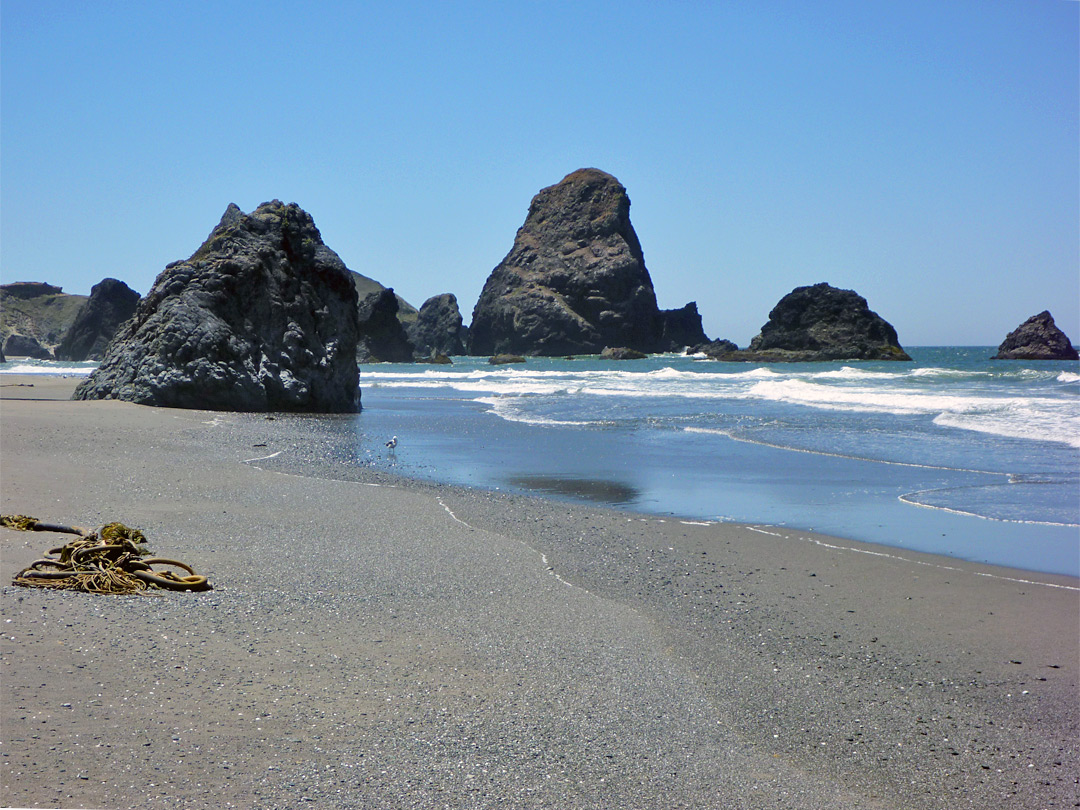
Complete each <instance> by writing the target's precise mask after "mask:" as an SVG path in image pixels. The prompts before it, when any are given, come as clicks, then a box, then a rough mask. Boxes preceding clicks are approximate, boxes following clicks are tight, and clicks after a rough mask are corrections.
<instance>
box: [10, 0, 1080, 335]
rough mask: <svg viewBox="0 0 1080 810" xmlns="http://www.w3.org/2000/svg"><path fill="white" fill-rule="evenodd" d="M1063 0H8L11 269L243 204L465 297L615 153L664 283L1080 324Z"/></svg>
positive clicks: (143, 270)
mask: <svg viewBox="0 0 1080 810" xmlns="http://www.w3.org/2000/svg"><path fill="white" fill-rule="evenodd" d="M1078 19H1080V3H1077V2H1075V0H967V1H965V0H948V1H947V2H946V1H944V0H873V1H872V2H871V1H868V0H857V1H853V2H847V1H846V0H837V1H836V2H829V1H828V0H810V1H806V2H803V1H801V0H792V1H791V2H771V1H770V0H754V1H753V2H741V1H740V2H736V1H735V0H731V2H688V1H687V0H673V2H666V3H656V2H637V0H620V2H589V1H588V0H582V2H574V3H562V2H550V1H549V2H528V1H525V2H511V3H507V2H462V3H454V2H438V3H436V2H432V3H418V2H409V1H408V0H406V1H405V2H395V3H327V2H317V0H316V1H313V2H307V3H296V2H288V3H285V2H273V0H264V1H263V2H257V3H248V2H228V3H222V2H214V3H209V2H200V1H199V0H192V1H190V2H185V3H155V2H134V3H126V2H76V0H68V2H54V0H3V4H2V6H0V37H2V40H0V60H2V64H0V68H2V73H0V81H2V97H0V103H2V108H0V128H2V129H0V172H2V173H0V203H2V209H0V218H2V221H0V224H2V229H0V238H2V242H0V251H2V252H0V279H2V280H3V281H4V282H10V281H22V280H36V281H48V282H51V283H53V284H59V285H62V286H63V287H64V289H65V290H66V291H68V292H73V293H88V292H89V290H90V287H91V286H92V285H93V284H95V283H96V282H98V281H100V280H101V279H102V278H105V277H107V276H112V277H115V278H119V279H122V280H124V281H126V282H127V283H128V284H129V285H130V286H132V287H134V288H135V289H136V290H138V291H139V292H140V293H145V292H146V291H147V290H148V289H149V287H150V285H151V284H152V283H153V280H154V278H155V277H156V276H157V274H158V273H160V272H161V271H162V270H163V269H164V267H165V265H166V264H167V263H169V262H171V261H174V260H176V259H183V258H187V257H188V256H189V255H190V254H191V253H192V252H194V250H195V249H196V248H197V247H198V246H199V244H200V243H201V242H202V240H203V239H204V238H205V237H206V235H207V234H208V233H209V231H210V230H211V228H212V227H213V226H214V225H215V224H216V223H217V221H218V219H219V218H220V216H221V214H222V213H223V212H224V210H225V207H226V206H227V205H228V203H230V202H235V203H236V204H237V205H239V206H240V207H241V208H242V209H243V210H245V211H251V210H252V209H254V208H255V207H256V206H258V205H259V203H261V202H263V201H265V200H269V199H273V198H278V199H281V200H283V201H286V202H296V203H298V204H299V205H301V206H302V207H303V208H305V209H306V210H307V211H308V212H310V213H311V215H312V216H313V217H314V219H315V223H316V224H317V225H318V226H319V228H320V230H321V231H322V235H323V239H324V241H325V242H326V243H327V244H328V245H329V246H330V247H331V248H333V249H334V250H336V251H337V252H338V254H340V256H341V257H342V259H343V260H344V261H345V263H346V264H347V265H348V266H349V267H350V268H351V269H353V270H356V271H358V272H360V273H363V274H365V275H367V276H370V277H372V278H375V279H377V280H378V281H380V282H382V283H383V284H385V285H387V286H392V287H394V288H395V289H396V290H397V292H398V293H399V294H401V295H402V296H404V297H405V298H406V299H407V300H409V301H410V302H412V303H413V304H415V305H416V306H419V305H420V304H421V303H423V301H424V300H425V299H426V298H428V297H429V296H431V295H435V294H437V293H442V292H453V293H455V294H456V295H457V297H458V300H459V302H460V304H461V308H462V312H463V314H464V316H465V320H466V322H468V321H469V320H470V318H471V312H472V307H473V305H474V304H475V302H476V298H477V296H478V295H479V293H480V289H481V287H482V286H483V283H484V281H485V279H486V278H487V276H488V274H489V273H490V271H491V269H492V268H493V267H494V266H495V265H496V264H497V263H498V262H499V261H500V260H501V259H502V258H503V256H504V255H505V254H506V253H507V252H508V251H509V249H510V247H511V245H512V243H513V239H514V234H515V232H516V230H517V228H518V227H519V226H520V225H521V223H522V221H523V220H524V218H525V214H526V212H527V210H528V205H529V201H530V199H531V198H532V196H533V195H534V194H535V193H536V192H537V191H539V190H540V189H541V188H543V187H545V186H548V185H551V184H553V183H556V182H558V181H559V180H560V179H562V177H563V176H564V175H566V174H568V173H569V172H571V171H573V170H575V169H578V168H581V167H585V166H595V167H597V168H600V169H603V170H605V171H608V172H610V173H612V174H614V175H615V176H616V177H618V178H619V180H621V181H622V183H623V185H625V186H626V188H627V190H628V192H629V194H630V199H631V201H632V203H633V206H632V209H631V218H632V220H633V223H634V226H635V228H636V230H637V233H638V236H639V238H640V240H641V244H642V247H643V249H644V251H645V259H646V264H647V265H648V268H649V271H650V273H651V274H652V278H653V283H654V285H655V287H656V291H657V297H658V299H659V302H660V305H661V307H664V308H672V307H678V306H682V305H683V304H685V303H686V302H687V301H690V300H696V301H697V302H698V308H699V309H700V311H701V313H702V315H703V316H704V323H705V330H706V332H707V333H708V334H709V336H710V337H714V338H715V337H725V338H729V339H732V340H735V341H736V342H737V343H739V344H740V345H745V344H746V343H747V342H748V341H749V339H750V338H751V337H752V336H753V335H755V334H756V333H757V331H758V330H759V328H760V327H761V325H762V324H763V323H764V322H765V320H766V318H767V315H768V312H769V310H770V309H771V308H772V306H773V305H774V304H775V303H776V302H777V301H778V300H779V299H780V297H781V296H783V295H784V294H786V293H787V292H789V291H790V290H791V289H792V288H794V287H796V286H801V285H804V284H812V283H816V282H819V281H828V282H829V283H831V284H833V285H835V286H839V287H847V288H851V289H855V290H857V291H858V292H859V293H861V294H862V295H864V296H865V297H866V298H867V300H868V301H869V302H870V306H871V308H873V309H875V310H876V311H877V312H878V313H879V314H881V315H882V316H883V317H885V318H886V319H887V320H889V321H890V322H891V323H892V324H893V325H894V326H895V327H896V328H897V330H898V332H899V335H900V340H901V342H902V343H904V344H905V345H916V346H917V345H933V344H991V345H996V344H997V343H998V342H1000V341H1001V339H1002V338H1003V337H1004V335H1005V334H1006V333H1007V332H1008V331H1010V330H1011V329H1013V328H1014V327H1016V325H1017V324H1019V323H1020V322H1021V321H1022V320H1024V319H1025V318H1027V317H1028V316H1030V315H1033V314H1035V313H1036V312H1039V311H1041V310H1043V309H1050V310H1051V311H1052V312H1053V313H1054V316H1055V317H1056V319H1057V321H1058V323H1059V325H1060V326H1061V327H1062V328H1063V329H1064V330H1065V331H1066V333H1067V334H1068V335H1069V336H1070V337H1071V338H1072V339H1073V341H1074V342H1077V341H1080V165H1078V162H1080V161H1078V156H1080V128H1078V110H1080V90H1078V82H1080V78H1078V77H1080V57H1078V38H1080V35H1078V30H1080V26H1078Z"/></svg>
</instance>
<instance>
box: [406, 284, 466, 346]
mask: <svg viewBox="0 0 1080 810" xmlns="http://www.w3.org/2000/svg"><path fill="white" fill-rule="evenodd" d="M407 331H408V333H409V340H411V341H412V344H413V351H415V352H416V356H417V357H431V356H433V355H438V354H444V355H448V356H449V355H452V354H464V353H465V346H464V345H463V344H462V340H461V311H460V310H459V309H458V302H457V298H456V297H455V296H454V294H453V293H443V294H442V295H434V296H432V297H431V298H429V299H428V300H427V301H425V302H424V303H423V305H422V306H421V307H420V312H419V314H418V315H417V318H416V321H414V322H413V324H412V325H411V326H410V327H407Z"/></svg>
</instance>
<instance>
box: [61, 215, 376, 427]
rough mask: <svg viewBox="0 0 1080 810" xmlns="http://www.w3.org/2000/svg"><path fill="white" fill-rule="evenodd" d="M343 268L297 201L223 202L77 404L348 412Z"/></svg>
mask: <svg viewBox="0 0 1080 810" xmlns="http://www.w3.org/2000/svg"><path fill="white" fill-rule="evenodd" d="M356 340H357V300H356V289H355V288H354V287H353V283H352V279H351V277H350V275H349V271H348V268H346V267H345V264H344V263H343V262H342V261H341V259H340V258H339V257H338V255H337V254H336V253H334V251H332V250H331V249H330V248H328V247H327V246H326V245H324V244H323V241H322V236H321V235H320V234H319V230H318V228H316V227H315V223H314V222H313V221H312V219H311V216H310V215H309V214H307V213H306V212H305V211H303V210H302V209H301V208H300V207H299V206H297V205H296V204H292V203H291V204H289V205H284V204H282V203H281V202H279V201H278V200H274V201H273V202H268V203H263V204H262V205H260V206H259V207H258V208H257V209H256V210H255V211H254V212H252V213H251V214H244V213H243V212H241V211H240V209H239V208H237V207H236V206H235V205H231V204H230V205H229V207H228V209H226V211H225V214H224V216H222V218H221V222H220V223H218V225H217V227H216V228H214V230H213V231H212V232H211V234H210V236H209V237H208V238H207V240H206V241H205V242H204V243H203V245H202V247H200V248H199V249H198V250H197V251H195V253H194V254H193V255H192V256H191V258H189V259H187V260H186V261H182V262H174V263H172V264H170V265H169V266H168V267H166V268H165V270H164V271H163V272H162V273H161V275H159V276H158V278H157V280H156V281H155V282H154V286H153V288H152V289H151V290H150V292H149V293H147V294H146V297H145V298H143V300H142V301H141V302H140V303H139V306H138V308H137V309H136V312H135V316H134V317H133V318H132V319H131V320H129V321H127V322H126V323H125V324H124V325H123V326H122V327H121V328H120V331H119V332H117V334H116V337H115V338H114V339H113V341H112V343H110V344H109V348H108V351H107V353H106V356H105V358H104V360H103V361H102V363H101V365H100V366H99V367H98V368H97V370H95V372H94V373H93V374H92V375H91V376H90V377H89V379H87V380H85V381H84V382H83V383H81V384H80V385H79V387H78V388H77V389H76V390H75V395H74V398H75V399H123V400H127V401H130V402H137V403H141V404H146V405H158V406H166V407H176V408H202V409H209V410H235V411H274V410H281V411H311V412H349V411H354V410H356V409H357V407H358V404H359V403H358V395H359V388H358V386H357V380H358V373H357V368H356Z"/></svg>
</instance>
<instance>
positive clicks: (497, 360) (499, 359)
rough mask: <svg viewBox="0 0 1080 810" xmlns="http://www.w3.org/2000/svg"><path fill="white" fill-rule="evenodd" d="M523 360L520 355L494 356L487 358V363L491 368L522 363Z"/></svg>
mask: <svg viewBox="0 0 1080 810" xmlns="http://www.w3.org/2000/svg"><path fill="white" fill-rule="evenodd" d="M524 362H525V358H524V357H522V356H521V355H520V354H496V355H493V356H492V357H489V358H488V363H490V364H491V365H493V366H504V365H507V364H508V363H524Z"/></svg>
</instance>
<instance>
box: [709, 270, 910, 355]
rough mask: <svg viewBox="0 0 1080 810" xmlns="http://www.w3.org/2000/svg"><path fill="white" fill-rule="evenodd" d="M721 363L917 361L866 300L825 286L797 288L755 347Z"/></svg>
mask: <svg viewBox="0 0 1080 810" xmlns="http://www.w3.org/2000/svg"><path fill="white" fill-rule="evenodd" d="M710 356H712V355H710ZM715 359H717V360H746V361H752V362H757V363H768V362H772V363H800V362H824V361H833V360H911V357H910V356H909V355H908V353H907V352H905V351H904V350H903V348H902V347H901V346H900V341H899V339H898V338H897V335H896V330H895V329H894V328H893V326H892V324H890V323H889V322H888V321H886V320H885V319H884V318H882V317H881V316H880V315H878V314H877V313H876V312H874V311H872V310H871V309H870V307H869V306H868V305H867V303H866V299H865V298H863V297H862V296H861V295H859V294H858V293H856V292H855V291H854V290H840V289H837V288H836V287H833V286H831V285H829V284H825V283H821V284H814V285H812V286H808V287H796V288H795V289H794V290H792V291H791V292H790V293H788V294H787V295H785V296H784V297H783V298H781V299H780V301H779V303H777V305H776V306H775V307H773V309H772V311H771V312H770V313H769V321H768V323H766V324H765V325H764V326H763V327H761V332H760V334H758V335H757V337H755V338H754V339H753V340H751V341H750V346H749V348H747V349H744V350H743V349H740V350H737V351H731V352H728V353H721V354H717V355H715Z"/></svg>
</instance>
